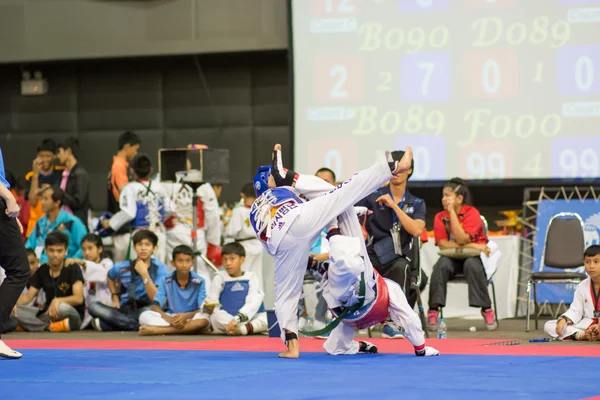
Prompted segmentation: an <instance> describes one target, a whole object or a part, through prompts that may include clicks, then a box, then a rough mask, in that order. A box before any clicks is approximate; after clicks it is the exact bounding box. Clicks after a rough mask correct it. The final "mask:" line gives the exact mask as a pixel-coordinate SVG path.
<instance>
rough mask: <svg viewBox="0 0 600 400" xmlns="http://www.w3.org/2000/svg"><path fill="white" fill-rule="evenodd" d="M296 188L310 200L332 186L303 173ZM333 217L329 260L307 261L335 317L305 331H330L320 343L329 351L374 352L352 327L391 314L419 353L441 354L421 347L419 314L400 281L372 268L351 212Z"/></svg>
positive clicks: (357, 328)
mask: <svg viewBox="0 0 600 400" xmlns="http://www.w3.org/2000/svg"><path fill="white" fill-rule="evenodd" d="M295 189H296V191H297V192H298V193H300V195H302V196H305V197H306V198H307V199H308V200H309V201H313V200H314V199H315V198H317V197H318V196H322V195H324V194H325V193H327V192H329V191H331V190H332V189H333V186H331V185H330V184H328V183H327V182H325V181H323V180H322V179H319V178H317V177H314V176H310V175H308V176H304V175H301V176H300V178H299V179H298V182H297V184H296V186H295ZM360 208H362V207H355V208H354V209H355V210H358V209H360ZM337 220H338V224H339V228H338V227H335V221H334V222H332V223H330V224H329V226H330V229H329V231H328V233H327V240H328V241H329V261H325V262H316V261H315V260H309V263H308V268H309V269H311V270H314V271H316V272H318V273H319V274H320V275H322V276H323V278H324V279H323V283H322V285H321V286H322V287H323V298H324V299H325V301H326V302H327V305H328V306H329V308H330V310H331V311H332V313H333V315H335V317H336V318H335V320H334V322H333V323H331V324H330V325H329V326H328V327H326V328H324V329H323V330H320V331H316V332H312V333H306V334H310V335H311V336H316V335H320V334H323V333H326V332H327V331H329V330H332V329H333V330H332V331H331V334H330V335H329V338H328V339H327V341H326V342H325V344H324V345H323V348H324V349H325V351H327V353H329V354H333V355H341V354H356V353H359V352H362V353H376V352H377V348H376V347H375V346H374V345H372V344H371V343H368V342H357V341H354V336H355V333H356V330H359V329H365V328H369V327H371V326H373V325H376V324H378V323H380V322H382V321H385V320H386V319H387V317H388V316H390V317H391V318H392V321H394V322H395V323H396V324H398V325H401V326H403V327H405V329H406V336H407V338H408V340H409V341H410V342H411V343H412V345H413V346H414V350H415V354H416V355H417V356H437V355H439V352H438V351H437V350H436V349H434V348H433V347H429V346H425V332H424V331H423V329H422V327H421V321H420V319H419V316H418V315H417V313H416V312H415V311H414V310H413V309H412V308H411V307H410V305H409V304H408V301H407V299H406V296H405V295H404V292H403V291H402V288H401V287H400V285H398V284H397V283H396V282H394V281H392V280H389V279H385V278H383V277H382V276H381V275H379V274H378V273H377V271H376V270H375V269H374V268H373V265H372V264H371V262H370V260H369V257H368V255H367V249H366V247H365V242H364V239H363V236H362V231H361V227H360V224H359V222H358V218H356V215H355V213H354V210H352V209H350V210H347V211H346V212H344V213H342V214H341V215H340V216H339V217H338V218H337ZM340 322H341V323H340Z"/></svg>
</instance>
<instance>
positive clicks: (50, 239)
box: [15, 232, 85, 332]
mask: <svg viewBox="0 0 600 400" xmlns="http://www.w3.org/2000/svg"><path fill="white" fill-rule="evenodd" d="M68 246H69V237H68V236H67V235H65V234H64V233H62V232H51V233H49V234H48V236H47V237H46V249H45V250H46V254H47V255H48V262H47V263H46V264H42V266H40V267H39V269H38V270H37V271H36V272H35V274H33V276H32V277H31V280H30V285H31V286H30V287H29V289H28V290H27V293H25V294H23V295H21V297H19V300H18V301H17V307H16V313H15V316H16V318H17V320H18V322H19V325H20V326H21V327H22V328H23V329H24V330H26V331H30V332H42V331H44V330H46V329H48V330H50V331H52V332H68V331H71V330H77V329H79V327H80V326H81V320H82V318H83V312H84V309H85V306H84V297H83V276H82V274H81V269H80V267H79V265H76V264H72V265H65V257H66V255H67V248H68ZM40 289H43V290H44V293H45V294H46V302H45V304H44V307H43V308H42V309H41V310H40V309H38V308H37V307H34V306H27V305H26V304H30V303H31V302H32V301H33V300H34V299H35V297H36V295H37V294H38V292H39V291H40Z"/></svg>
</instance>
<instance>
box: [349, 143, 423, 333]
mask: <svg viewBox="0 0 600 400" xmlns="http://www.w3.org/2000/svg"><path fill="white" fill-rule="evenodd" d="M391 155H392V157H393V159H394V160H397V161H398V160H400V159H401V158H402V156H404V151H394V152H392V153H391ZM413 170H414V160H413V162H412V165H411V169H409V170H408V171H406V172H405V173H403V174H400V175H398V176H395V177H393V178H392V179H391V180H390V181H389V184H388V185H384V186H383V187H381V188H379V189H378V190H377V191H376V192H374V193H371V194H370V195H369V196H367V197H366V198H364V199H363V200H361V201H360V202H358V203H357V204H356V205H357V206H360V207H366V208H367V209H368V210H369V213H370V214H368V216H367V222H366V229H367V232H368V234H369V239H368V245H367V252H368V254H369V259H370V260H371V263H372V264H373V267H374V268H375V269H376V270H377V272H379V273H380V274H381V276H382V277H384V278H387V279H390V280H392V281H394V282H396V283H397V284H398V285H400V287H401V288H402V290H403V291H404V293H405V294H406V299H407V300H408V304H409V305H410V306H411V307H412V308H414V306H415V303H416V301H417V293H416V291H415V290H414V289H413V288H412V284H413V283H416V282H417V280H418V278H419V277H418V274H419V268H418V266H417V265H413V263H411V256H412V255H411V253H412V240H413V237H420V236H421V235H422V233H423V231H424V230H425V213H426V206H425V201H423V199H420V198H418V197H416V196H414V195H413V194H412V193H410V192H409V191H408V188H407V184H408V180H409V179H410V177H411V175H412V173H413ZM426 285H427V276H426V275H425V273H424V272H422V271H421V286H420V289H421V290H423V289H424V288H425V286H426ZM382 336H383V337H385V338H390V339H403V338H404V332H403V329H402V327H396V326H395V324H393V323H392V322H391V320H390V321H388V322H387V323H386V324H385V326H384V327H383V331H382Z"/></svg>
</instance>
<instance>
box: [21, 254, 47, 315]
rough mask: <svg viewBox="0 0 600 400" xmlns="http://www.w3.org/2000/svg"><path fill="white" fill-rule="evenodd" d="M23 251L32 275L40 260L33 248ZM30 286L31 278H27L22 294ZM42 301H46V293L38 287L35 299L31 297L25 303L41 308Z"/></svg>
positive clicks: (38, 266)
mask: <svg viewBox="0 0 600 400" xmlns="http://www.w3.org/2000/svg"><path fill="white" fill-rule="evenodd" d="M25 252H26V253H27V262H28V263H29V271H31V277H33V275H35V273H36V271H37V270H38V269H39V268H40V260H39V259H38V258H37V256H36V255H35V252H34V251H33V250H31V249H25ZM30 287H31V278H29V282H27V286H25V289H23V293H22V294H25V293H27V291H28V290H29V288H30ZM44 303H46V295H45V294H44V289H40V290H39V291H38V294H37V296H36V297H35V299H33V300H32V301H31V303H29V304H26V305H27V306H34V307H37V308H40V309H41V308H43V307H44Z"/></svg>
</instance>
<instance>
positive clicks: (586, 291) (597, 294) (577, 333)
mask: <svg viewBox="0 0 600 400" xmlns="http://www.w3.org/2000/svg"><path fill="white" fill-rule="evenodd" d="M583 263H584V265H585V271H586V272H587V274H588V276H589V277H588V278H587V279H586V280H584V281H583V282H581V283H580V284H579V285H578V286H577V289H576V290H575V295H574V296H573V302H572V303H571V306H570V307H569V309H568V310H567V312H566V313H564V314H563V315H561V316H560V317H559V318H558V319H555V320H552V321H548V322H546V324H545V325H544V330H545V331H546V333H547V334H548V335H550V336H552V337H553V338H558V339H559V340H589V341H592V342H594V341H597V340H598V336H599V334H598V320H599V319H600V246H599V245H597V244H595V245H592V246H590V247H588V248H587V249H586V250H585V252H584V253H583Z"/></svg>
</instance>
